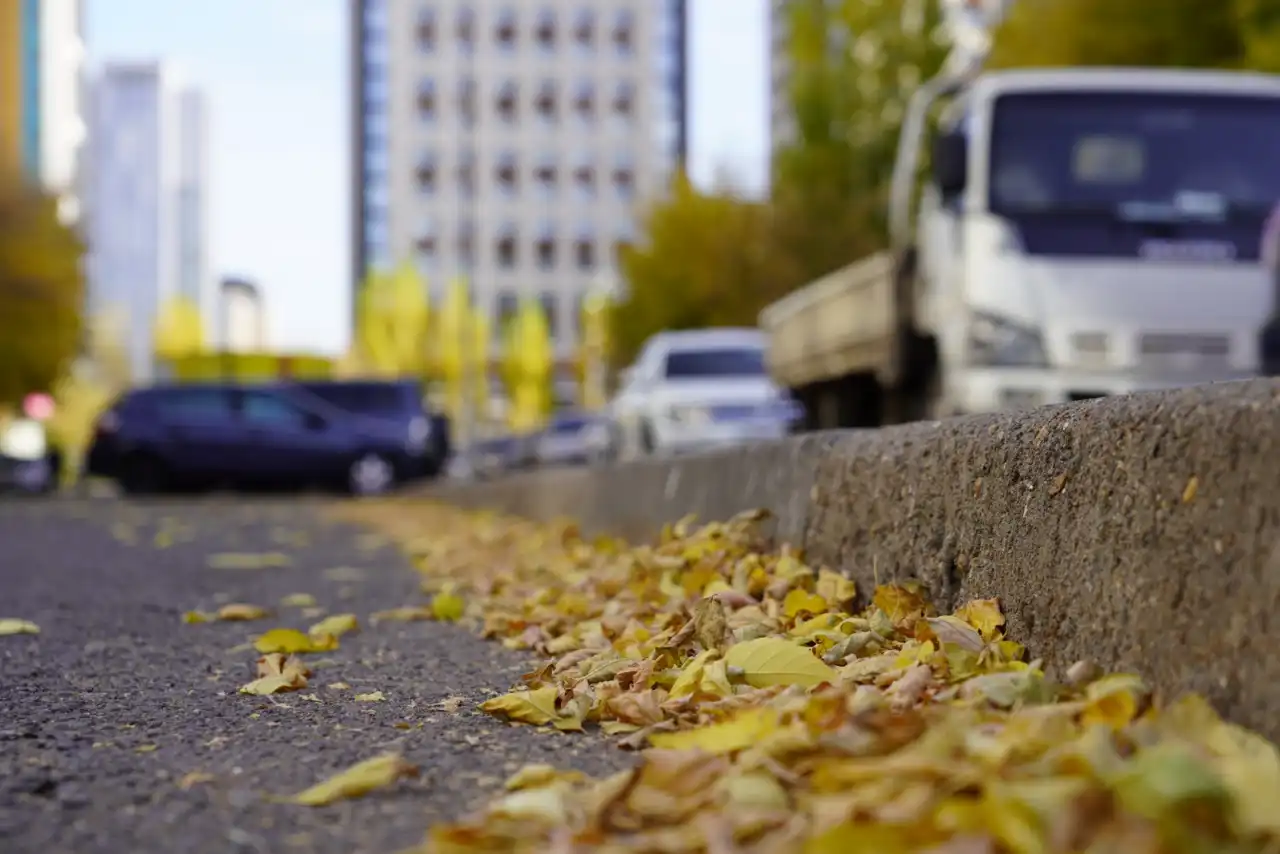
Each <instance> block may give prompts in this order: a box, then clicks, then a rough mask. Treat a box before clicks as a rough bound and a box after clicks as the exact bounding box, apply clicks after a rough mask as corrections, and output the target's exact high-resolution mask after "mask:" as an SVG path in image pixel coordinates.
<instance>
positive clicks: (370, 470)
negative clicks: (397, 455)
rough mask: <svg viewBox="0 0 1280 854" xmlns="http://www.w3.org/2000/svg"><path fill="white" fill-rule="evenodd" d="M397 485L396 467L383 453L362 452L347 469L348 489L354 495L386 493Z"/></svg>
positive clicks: (362, 496) (367, 495)
mask: <svg viewBox="0 0 1280 854" xmlns="http://www.w3.org/2000/svg"><path fill="white" fill-rule="evenodd" d="M395 485H396V468H395V466H394V465H392V463H391V461H390V460H388V459H387V458H386V457H384V456H383V455H382V454H378V453H374V452H372V451H370V452H369V453H366V454H361V455H360V456H358V457H356V459H355V460H354V461H353V462H352V463H351V466H350V468H348V469H347V490H348V491H349V492H350V493H351V494H352V495H354V496H357V497H361V498H367V497H371V496H375V495H385V494H386V493H387V492H390V491H391V489H392V488H393V487H394V486H395Z"/></svg>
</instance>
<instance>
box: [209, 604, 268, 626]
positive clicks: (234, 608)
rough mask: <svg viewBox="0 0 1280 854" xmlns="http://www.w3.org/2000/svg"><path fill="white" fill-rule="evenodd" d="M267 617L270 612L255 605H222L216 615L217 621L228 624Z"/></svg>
mask: <svg viewBox="0 0 1280 854" xmlns="http://www.w3.org/2000/svg"><path fill="white" fill-rule="evenodd" d="M269 616H271V612H269V611H268V610H267V609H266V608H260V607H258V606H257V605H245V604H243V603H235V604H232V605H223V606H222V607H221V608H219V609H218V614H217V617H218V619H219V620H223V621H226V622H229V623H232V622H248V621H250V620H261V619H264V618H266V617H269Z"/></svg>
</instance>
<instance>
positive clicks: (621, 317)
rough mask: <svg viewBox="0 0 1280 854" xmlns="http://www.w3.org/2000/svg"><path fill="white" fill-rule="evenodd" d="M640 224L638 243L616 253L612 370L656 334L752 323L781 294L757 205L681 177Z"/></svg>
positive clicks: (764, 218) (764, 213)
mask: <svg viewBox="0 0 1280 854" xmlns="http://www.w3.org/2000/svg"><path fill="white" fill-rule="evenodd" d="M642 219H643V222H642V226H641V232H642V233H643V234H644V239H643V240H642V241H641V242H640V243H638V244H636V245H633V246H631V247H628V248H627V249H626V250H625V251H624V252H623V254H622V260H621V266H622V272H623V275H624V278H625V279H626V282H627V294H626V296H625V297H624V298H623V299H622V300H621V301H620V302H619V303H618V304H617V305H616V306H615V307H614V310H613V311H612V312H611V313H610V336H609V337H610V344H611V356H613V357H614V358H615V359H616V360H617V361H616V363H617V364H627V363H628V362H629V360H631V359H633V358H634V357H635V355H636V353H637V352H638V350H639V348H640V346H641V345H642V344H643V343H644V341H645V339H646V338H648V337H649V336H651V335H653V334H654V333H656V332H661V331H662V330H664V329H693V328H698V327H703V326H727V325H748V326H752V325H755V322H756V316H757V314H758V313H759V311H760V309H761V308H762V307H763V306H764V305H766V304H768V303H769V302H770V301H772V300H773V299H775V298H777V296H780V295H781V294H782V293H784V292H785V290H784V289H785V282H784V280H783V279H784V277H782V276H779V275H778V270H779V267H778V264H779V263H780V259H779V258H778V256H777V255H776V253H772V252H771V251H770V245H769V240H770V236H769V228H768V224H769V221H770V211H769V208H768V206H767V205H765V204H764V203H761V202H753V201H749V200H746V199H743V198H742V197H741V196H739V195H738V194H736V193H734V192H732V191H731V190H730V189H728V188H724V187H722V188H718V189H715V190H712V191H709V192H704V191H701V190H699V189H698V188H696V187H695V186H694V185H693V184H692V182H691V181H690V180H689V179H688V178H687V177H686V176H683V175H682V176H679V177H678V178H677V179H676V181H675V182H674V185H673V187H672V190H671V192H670V194H669V196H668V197H667V198H665V199H663V200H661V201H659V202H656V203H655V204H653V205H652V206H650V207H649V209H648V210H647V211H646V212H645V213H644V215H643V218H642Z"/></svg>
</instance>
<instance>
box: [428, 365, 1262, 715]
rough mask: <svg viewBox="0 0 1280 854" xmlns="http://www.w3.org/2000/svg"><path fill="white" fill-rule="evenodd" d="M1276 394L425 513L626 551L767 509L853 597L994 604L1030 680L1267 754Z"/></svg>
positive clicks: (939, 433) (736, 464) (466, 500)
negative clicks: (1053, 680)
mask: <svg viewBox="0 0 1280 854" xmlns="http://www.w3.org/2000/svg"><path fill="white" fill-rule="evenodd" d="M1278 440H1280V382H1277V381H1272V380H1255V381H1249V382H1242V383H1222V384H1218V385H1212V386H1200V387H1195V388H1189V389H1183V390H1177V391H1169V392H1161V393H1150V394H1139V395H1131V396H1125V397H1115V398H1109V399H1103V400H1097V401H1090V402H1087V403H1079V404H1071V405H1067V406H1056V407H1045V408H1042V409H1038V410H1034V411H1031V412H1023V413H1007V414H1001V415H993V416H982V417H969V418H960V419H954V420H950V421H943V422H929V423H920V424H913V425H907V426H904V427H899V428H893V429H887V430H875V431H854V432H841V433H830V434H815V435H812V436H806V437H803V438H797V439H793V440H790V441H786V442H780V443H775V444H770V445H761V446H757V447H752V448H745V449H740V450H733V451H726V452H722V453H716V454H708V455H705V456H700V457H693V458H682V459H676V460H672V461H662V460H654V461H645V462H642V463H637V464H633V465H629V466H625V467H623V468H622V469H598V470H586V469H583V470H564V471H556V472H546V473H538V474H529V475H523V476H518V477H512V478H509V479H507V480H504V481H500V482H493V483H486V484H477V485H470V486H452V487H447V488H444V489H438V490H437V491H436V493H435V494H436V495H437V496H439V497H440V498H443V499H445V500H450V501H454V502H457V503H459V504H463V505H469V506H487V507H493V508H496V509H501V510H505V511H507V512H512V513H517V514H521V515H527V516H531V517H535V518H538V517H543V518H545V517H550V516H556V515H568V516H573V517H576V518H578V519H579V520H580V521H581V522H582V523H583V525H584V527H585V528H587V529H597V530H599V529H608V530H613V531H616V532H618V533H621V534H624V535H628V536H632V537H638V536H647V535H648V534H650V533H652V532H653V531H654V530H655V529H656V528H657V527H658V526H659V525H661V524H662V523H663V522H666V521H669V520H671V519H673V518H676V517H679V516H682V515H684V514H685V513H690V512H694V513H697V514H698V515H699V516H700V517H701V518H703V519H716V518H725V517H727V516H730V515H732V514H733V513H736V512H738V511H740V510H744V509H748V508H753V507H767V508H769V509H771V510H772V511H773V512H774V513H775V514H776V517H777V522H776V524H777V534H778V536H779V537H781V538H783V539H785V540H788V541H790V542H792V543H795V544H798V545H801V546H803V547H804V548H805V550H806V552H807V553H808V555H809V557H810V559H811V560H813V561H814V562H816V563H822V564H826V565H828V566H832V567H837V568H840V569H842V570H843V571H844V572H845V573H847V574H848V575H850V576H851V577H852V578H854V579H855V580H856V581H857V582H858V584H859V586H860V589H861V590H863V591H864V592H867V591H870V590H871V588H872V587H873V586H874V584H875V583H876V581H877V580H879V581H889V580H895V579H899V580H901V579H917V580H920V581H922V582H923V583H924V584H925V585H927V586H928V588H929V590H930V592H931V594H932V596H933V598H934V601H935V602H937V603H938V606H939V607H940V608H944V609H950V608H951V607H952V606H953V605H955V604H956V603H957V602H959V601H961V600H965V599H969V598H974V597H986V596H999V597H1000V599H1001V602H1002V604H1003V606H1004V608H1005V610H1006V613H1007V614H1008V617H1009V630H1010V632H1011V634H1012V636H1014V637H1016V638H1017V639H1018V640H1020V641H1022V642H1024V643H1026V644H1027V645H1028V646H1029V647H1030V649H1031V650H1032V653H1033V654H1035V655H1037V656H1042V657H1044V658H1045V659H1046V660H1047V661H1048V662H1049V663H1050V664H1051V665H1056V666H1069V665H1070V664H1071V663H1072V662H1074V661H1077V660H1080V659H1091V660H1093V661H1095V662H1097V663H1099V664H1101V665H1103V666H1104V667H1107V668H1113V669H1125V670H1136V671H1138V672H1141V673H1142V674H1143V675H1144V676H1146V677H1147V678H1149V679H1150V680H1151V681H1152V683H1153V684H1154V685H1155V686H1156V687H1157V688H1158V689H1160V690H1162V691H1163V692H1165V693H1167V694H1176V693H1180V692H1183V691H1197V692H1200V693H1202V694H1204V695H1205V696H1207V697H1208V698H1210V699H1211V700H1212V701H1213V702H1214V704H1215V705H1216V706H1217V707H1218V709H1219V710H1220V711H1221V712H1223V713H1224V714H1227V715H1229V716H1230V717H1232V718H1233V719H1235V720H1236V721H1238V722H1240V723H1243V724H1245V725H1247V726H1250V727H1253V728H1255V729H1258V730H1260V731H1261V732H1263V733H1265V734H1267V735H1268V736H1271V737H1274V738H1280V715H1277V714H1276V711H1277V710H1280V656H1277V655H1275V653H1274V647H1275V644H1276V641H1277V640H1278V639H1280V616H1277V614H1278V613H1280V553H1278V552H1277V545H1278V544H1280V441H1278Z"/></svg>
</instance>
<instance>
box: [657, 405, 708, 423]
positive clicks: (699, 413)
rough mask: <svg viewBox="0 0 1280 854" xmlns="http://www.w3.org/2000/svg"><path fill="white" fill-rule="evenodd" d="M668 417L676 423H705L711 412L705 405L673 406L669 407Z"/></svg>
mask: <svg viewBox="0 0 1280 854" xmlns="http://www.w3.org/2000/svg"><path fill="white" fill-rule="evenodd" d="M667 419H668V420H669V421H671V422H673V423H675V424H688V425H693V424H705V423H706V422H708V421H710V420H711V413H710V412H708V411H707V409H706V407H704V406H690V405H683V406H672V407H669V408H668V409H667Z"/></svg>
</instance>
